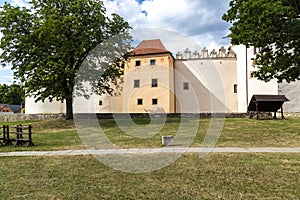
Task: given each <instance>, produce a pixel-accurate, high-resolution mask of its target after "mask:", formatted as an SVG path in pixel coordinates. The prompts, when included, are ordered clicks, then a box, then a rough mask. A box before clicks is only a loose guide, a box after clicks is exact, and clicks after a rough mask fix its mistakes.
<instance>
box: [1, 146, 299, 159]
mask: <svg viewBox="0 0 300 200" xmlns="http://www.w3.org/2000/svg"><path fill="white" fill-rule="evenodd" d="M201 152H202V153H205V152H211V153H300V147H299V148H268V147H266V148H213V149H209V148H192V147H190V148H182V147H181V148H180V147H179V148H175V147H165V148H147V149H103V150H86V149H85V150H61V151H16V152H4V153H0V157H4V156H6V157H7V156H75V155H90V154H93V155H107V154H147V153H201Z"/></svg>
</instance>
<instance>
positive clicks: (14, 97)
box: [0, 84, 25, 105]
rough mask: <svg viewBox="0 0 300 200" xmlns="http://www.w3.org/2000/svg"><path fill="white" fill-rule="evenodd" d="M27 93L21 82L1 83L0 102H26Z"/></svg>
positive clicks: (11, 103)
mask: <svg viewBox="0 0 300 200" xmlns="http://www.w3.org/2000/svg"><path fill="white" fill-rule="evenodd" d="M24 101H25V94H24V90H23V86H22V85H19V84H12V85H6V84H0V103H2V104H10V105H19V104H21V103H23V104H24Z"/></svg>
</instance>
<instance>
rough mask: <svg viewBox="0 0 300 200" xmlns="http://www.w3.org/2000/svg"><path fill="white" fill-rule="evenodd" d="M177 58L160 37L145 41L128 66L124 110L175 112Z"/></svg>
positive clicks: (125, 74) (124, 89)
mask: <svg viewBox="0 0 300 200" xmlns="http://www.w3.org/2000/svg"><path fill="white" fill-rule="evenodd" d="M174 61H175V59H174V57H173V56H172V54H171V52H170V51H168V50H167V49H166V48H165V47H164V45H163V44H162V42H161V41H160V40H159V39H155V40H144V41H142V42H141V43H140V44H139V45H138V46H137V47H136V48H135V49H134V50H133V51H132V53H131V55H130V58H129V62H128V63H127V65H126V66H125V71H124V72H125V73H124V87H123V105H122V107H123V112H125V113H149V112H157V113H174V112H175V95H174Z"/></svg>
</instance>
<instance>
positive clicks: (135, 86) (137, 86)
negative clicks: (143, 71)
mask: <svg viewBox="0 0 300 200" xmlns="http://www.w3.org/2000/svg"><path fill="white" fill-rule="evenodd" d="M133 87H134V88H139V87H140V80H134V83H133Z"/></svg>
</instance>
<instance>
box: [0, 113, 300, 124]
mask: <svg viewBox="0 0 300 200" xmlns="http://www.w3.org/2000/svg"><path fill="white" fill-rule="evenodd" d="M83 115H86V116H87V117H88V116H91V115H94V114H83ZM96 115H97V117H98V119H113V118H127V117H128V114H125V113H120V114H111V113H98V114H96ZM153 116H154V117H161V116H164V114H153ZM199 116H200V118H211V117H224V114H213V115H212V114H211V113H200V114H195V113H182V114H180V113H173V114H167V117H168V118H180V117H183V118H194V117H197V118H198V117H199ZM284 116H285V117H300V113H284ZM130 117H131V118H147V117H149V114H147V113H134V114H130ZM225 117H226V118H248V117H249V116H248V114H247V113H226V114H225ZM64 118H65V115H64V114H0V122H17V121H30V120H32V121H34V120H42V121H44V120H55V119H64Z"/></svg>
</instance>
